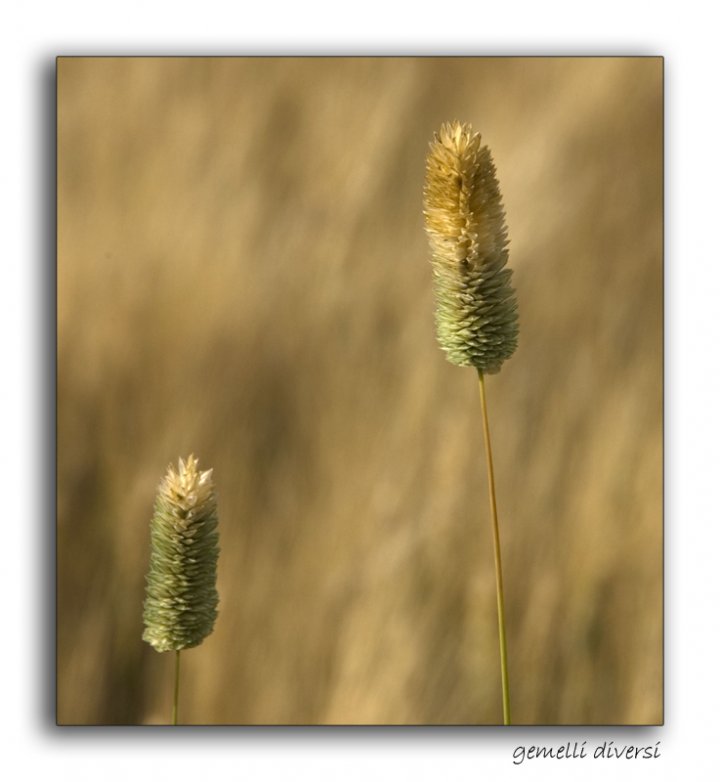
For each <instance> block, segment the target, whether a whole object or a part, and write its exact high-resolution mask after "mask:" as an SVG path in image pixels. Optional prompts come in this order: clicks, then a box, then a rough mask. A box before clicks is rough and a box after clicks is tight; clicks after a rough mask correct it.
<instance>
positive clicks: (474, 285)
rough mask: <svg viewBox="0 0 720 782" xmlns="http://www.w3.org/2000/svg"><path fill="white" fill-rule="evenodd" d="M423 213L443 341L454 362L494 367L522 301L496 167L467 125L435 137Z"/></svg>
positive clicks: (513, 335)
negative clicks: (517, 291) (511, 264)
mask: <svg viewBox="0 0 720 782" xmlns="http://www.w3.org/2000/svg"><path fill="white" fill-rule="evenodd" d="M424 214H425V230H426V232H427V235H428V238H429V240H430V248H431V252H432V267H433V273H434V277H435V299H436V304H437V308H436V325H437V336H438V341H439V343H440V347H441V348H442V349H443V350H444V351H445V353H446V355H447V358H448V360H449V361H451V362H452V363H453V364H457V365H458V366H473V367H475V368H476V369H477V370H478V371H480V372H482V373H484V374H491V373H493V372H497V371H498V370H499V369H500V367H501V365H502V363H503V361H505V359H507V358H509V357H510V356H511V355H512V354H513V352H514V351H515V348H516V347H517V340H518V319H517V302H516V299H515V291H514V290H513V288H512V286H511V284H510V278H511V276H512V271H511V270H510V269H509V268H505V266H506V263H507V259H508V249H507V245H508V239H507V229H506V227H505V211H504V209H503V205H502V197H501V195H500V188H499V186H498V182H497V178H496V175H495V165H494V164H493V161H492V157H491V155H490V151H489V149H488V148H487V147H486V146H485V147H484V146H481V138H480V134H479V133H474V132H473V129H472V127H471V126H470V125H469V124H465V123H459V122H451V123H446V124H444V125H443V126H442V127H441V128H440V131H439V133H436V134H435V137H434V139H433V141H432V142H431V143H430V152H429V154H428V158H427V168H426V177H425V188H424Z"/></svg>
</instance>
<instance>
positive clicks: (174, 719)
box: [172, 649, 180, 725]
mask: <svg viewBox="0 0 720 782" xmlns="http://www.w3.org/2000/svg"><path fill="white" fill-rule="evenodd" d="M179 692H180V650H179V649H178V650H176V652H175V696H174V698H173V712H172V724H173V725H177V717H178V694H179Z"/></svg>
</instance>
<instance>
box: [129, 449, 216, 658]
mask: <svg viewBox="0 0 720 782" xmlns="http://www.w3.org/2000/svg"><path fill="white" fill-rule="evenodd" d="M178 467H179V469H178V471H177V472H176V471H175V470H174V469H173V467H172V465H171V466H169V467H168V471H167V475H166V476H165V478H164V479H163V480H162V482H161V483H160V486H159V487H158V493H157V498H156V501H155V513H154V515H153V518H152V521H151V523H150V539H151V553H150V568H149V571H148V575H147V578H146V581H147V588H146V597H145V612H144V621H145V632H144V633H143V640H145V641H147V642H148V643H149V644H151V645H152V646H153V647H154V648H155V649H156V650H157V651H158V652H169V651H173V650H174V651H180V650H181V649H188V648H190V647H192V646H197V645H198V644H199V643H201V642H202V640H203V639H204V638H205V637H207V636H208V635H209V634H210V633H211V632H212V630H213V626H214V624H215V619H216V617H217V605H218V593H217V589H216V586H215V584H216V573H217V560H218V553H219V549H218V533H217V524H218V518H217V505H216V498H215V486H214V484H213V480H212V470H206V471H205V472H200V471H199V470H198V460H197V459H196V458H194V457H193V456H192V455H191V456H190V457H188V459H187V461H185V462H184V461H183V460H182V459H180V460H179V464H178Z"/></svg>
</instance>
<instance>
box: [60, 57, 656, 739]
mask: <svg viewBox="0 0 720 782" xmlns="http://www.w3.org/2000/svg"><path fill="white" fill-rule="evenodd" d="M58 115H59V122H58V133H59V150H58V189H59V224H58V233H59V257H58V321H59V323H58V351H59V377H58V534H57V554H58V614H57V627H58V647H57V651H58V668H57V672H58V673H57V691H58V720H59V721H60V722H61V723H112V724H114V723H158V722H166V721H167V720H168V719H169V716H170V705H171V688H172V672H173V669H172V665H173V659H172V656H171V655H167V654H166V655H161V654H158V653H156V652H155V651H154V650H153V649H152V648H151V647H150V646H148V645H147V644H145V643H144V642H143V641H142V640H141V634H142V602H143V596H144V576H145V571H146V568H147V563H148V555H149V550H148V543H149V529H148V523H149V518H150V514H151V511H152V505H153V500H154V494H155V488H156V486H157V484H158V482H159V481H160V479H161V477H162V476H163V473H164V472H165V469H166V467H167V465H168V463H169V462H170V461H171V460H173V461H175V460H176V459H177V457H178V456H185V455H187V454H189V453H190V452H194V453H195V454H196V455H198V456H199V457H200V460H201V465H202V466H205V467H209V466H212V467H214V468H215V476H216V481H217V485H218V492H219V504H220V514H221V527H220V534H221V557H220V563H219V585H218V586H219V592H220V599H221V603H220V615H219V618H218V622H217V625H216V629H215V632H214V633H213V635H211V636H210V637H209V638H208V639H207V640H206V641H205V643H204V644H203V645H202V646H200V647H199V648H197V649H194V650H190V651H188V652H185V653H184V654H183V677H184V678H183V683H182V694H181V707H180V718H181V721H182V720H185V721H188V722H198V723H495V722H498V721H501V719H502V713H501V707H500V686H499V674H498V652H497V625H496V615H495V591H494V574H493V563H492V549H491V538H490V525H489V516H488V503H487V488H486V480H485V463H484V455H483V444H482V430H481V425H480V417H479V414H480V407H479V399H478V393H477V384H476V377H475V375H474V374H473V371H472V370H470V369H458V368H456V367H454V366H452V365H451V364H449V363H447V362H446V361H445V359H444V357H443V354H442V353H441V352H440V350H439V349H438V348H437V346H436V343H435V338H434V325H433V300H432V281H431V273H430V266H429V261H428V249H427V243H426V239H425V236H424V234H423V226H422V182H423V175H424V158H425V153H426V149H427V144H428V141H429V139H430V137H431V135H432V133H433V132H434V131H435V130H436V129H437V128H438V127H439V125H440V123H441V122H443V121H445V120H450V119H453V118H457V119H460V120H464V121H469V122H472V123H473V124H474V126H475V127H476V128H477V129H478V130H480V131H481V132H482V133H483V136H484V139H485V141H486V142H487V143H488V144H489V145H490V147H491V149H492V151H493V155H494V158H495V162H496V165H497V169H498V176H499V179H500V184H501V188H502V191H503V194H504V200H505V204H506V208H507V217H508V226H509V233H510V239H511V245H510V249H511V265H512V266H513V268H514V269H515V275H514V281H515V285H516V288H517V295H518V301H519V307H520V324H521V329H520V347H519V348H518V351H517V353H516V354H515V356H514V357H513V358H512V359H511V360H510V361H509V362H507V363H506V364H505V367H504V368H503V371H502V372H501V373H500V374H499V375H496V376H492V377H491V378H489V380H488V384H487V386H488V394H489V405H490V415H491V427H492V433H493V438H494V443H493V444H494V449H495V461H496V465H495V467H496V472H497V479H498V502H499V508H500V522H501V528H502V535H503V548H504V556H505V578H506V590H507V595H506V599H507V611H508V620H509V629H508V630H509V638H508V643H509V653H510V675H511V687H512V700H513V707H514V717H515V720H516V721H517V722H519V723H538V722H539V723H551V724H553V723H625V722H628V723H643V722H657V721H660V720H661V719H662V663H663V660H662V61H661V60H659V59H657V58H655V59H613V58H609V59H571V58H560V59H512V58H508V59H502V58H501V59H322V58H308V59H275V58H257V59H242V58H240V59H202V58H200V59H142V58H130V59H83V58H80V59H61V60H60V61H59V66H58Z"/></svg>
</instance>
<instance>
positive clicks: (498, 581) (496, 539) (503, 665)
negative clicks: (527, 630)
mask: <svg viewBox="0 0 720 782" xmlns="http://www.w3.org/2000/svg"><path fill="white" fill-rule="evenodd" d="M478 376H479V378H480V402H481V404H482V414H483V432H484V434H485V454H486V456H487V471H488V484H489V490H490V491H489V493H490V515H491V516H492V531H493V549H494V552H495V588H496V592H497V608H498V630H499V633H500V676H501V678H502V702H503V723H504V724H505V725H510V724H511V722H510V685H509V682H508V663H507V639H506V637H505V595H504V592H503V577H502V558H501V557H500V528H499V526H498V517H497V501H496V499H495V472H494V470H493V460H492V448H491V447H490V426H489V425H488V414H487V400H486V399H485V379H484V377H483V374H482V372H478Z"/></svg>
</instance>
